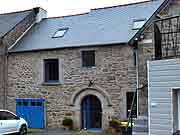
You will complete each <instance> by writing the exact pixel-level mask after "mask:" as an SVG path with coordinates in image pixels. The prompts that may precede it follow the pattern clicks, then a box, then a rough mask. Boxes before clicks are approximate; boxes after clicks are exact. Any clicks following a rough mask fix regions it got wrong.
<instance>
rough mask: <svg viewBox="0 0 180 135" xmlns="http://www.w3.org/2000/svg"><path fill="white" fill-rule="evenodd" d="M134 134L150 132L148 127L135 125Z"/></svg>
mask: <svg viewBox="0 0 180 135" xmlns="http://www.w3.org/2000/svg"><path fill="white" fill-rule="evenodd" d="M133 132H146V133H147V132H148V127H147V126H146V125H145V126H142V125H135V126H134V127H133Z"/></svg>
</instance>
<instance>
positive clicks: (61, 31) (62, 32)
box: [53, 28, 69, 38]
mask: <svg viewBox="0 0 180 135" xmlns="http://www.w3.org/2000/svg"><path fill="white" fill-rule="evenodd" d="M68 29H69V28H63V29H58V30H57V31H56V32H55V33H54V35H53V38H61V37H63V36H64V35H65V34H66V32H67V31H68Z"/></svg>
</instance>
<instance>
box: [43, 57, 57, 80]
mask: <svg viewBox="0 0 180 135" xmlns="http://www.w3.org/2000/svg"><path fill="white" fill-rule="evenodd" d="M44 81H45V82H47V83H51V82H59V60H58V59H45V60H44Z"/></svg>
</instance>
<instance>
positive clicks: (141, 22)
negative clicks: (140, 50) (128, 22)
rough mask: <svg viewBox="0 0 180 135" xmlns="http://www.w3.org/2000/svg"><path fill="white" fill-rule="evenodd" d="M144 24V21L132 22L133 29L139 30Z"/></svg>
mask: <svg viewBox="0 0 180 135" xmlns="http://www.w3.org/2000/svg"><path fill="white" fill-rule="evenodd" d="M145 22H146V21H145V20H137V21H134V24H133V29H140V28H141V27H142V26H143V25H144V24H145Z"/></svg>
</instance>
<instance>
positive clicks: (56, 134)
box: [28, 129, 112, 135]
mask: <svg viewBox="0 0 180 135" xmlns="http://www.w3.org/2000/svg"><path fill="white" fill-rule="evenodd" d="M28 135H112V134H110V133H103V132H100V131H96V132H95V131H92V132H91V131H59V130H38V129H37V130H29V131H28Z"/></svg>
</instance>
